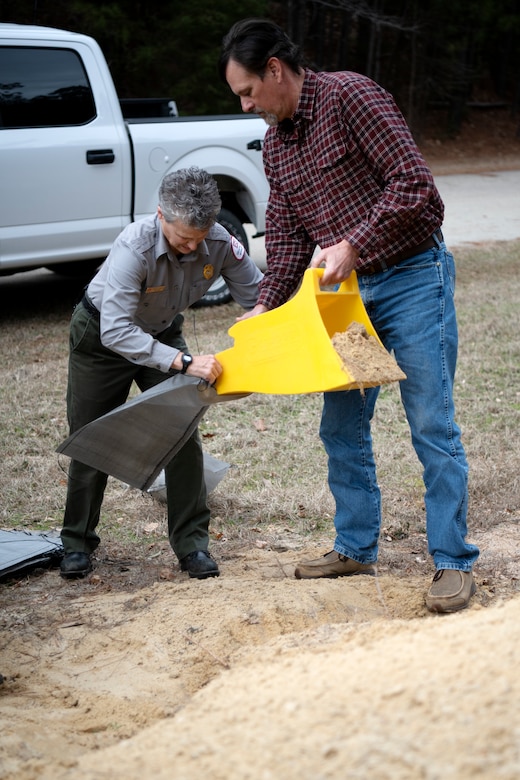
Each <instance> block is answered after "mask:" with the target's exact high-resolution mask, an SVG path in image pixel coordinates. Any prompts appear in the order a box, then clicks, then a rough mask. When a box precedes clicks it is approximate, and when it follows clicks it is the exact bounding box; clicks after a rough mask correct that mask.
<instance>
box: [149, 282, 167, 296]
mask: <svg viewBox="0 0 520 780" xmlns="http://www.w3.org/2000/svg"><path fill="white" fill-rule="evenodd" d="M165 290H166V285H165V284H163V285H162V286H161V287H147V288H146V290H145V293H146V294H148V293H157V292H164V291H165Z"/></svg>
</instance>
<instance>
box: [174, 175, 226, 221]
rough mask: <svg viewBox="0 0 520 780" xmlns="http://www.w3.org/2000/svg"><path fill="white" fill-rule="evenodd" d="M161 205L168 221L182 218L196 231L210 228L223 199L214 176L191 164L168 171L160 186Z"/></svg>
mask: <svg viewBox="0 0 520 780" xmlns="http://www.w3.org/2000/svg"><path fill="white" fill-rule="evenodd" d="M159 206H160V207H161V211H162V213H163V217H164V219H165V220H166V222H175V221H177V220H179V222H182V223H183V224H184V225H186V226H188V227H191V228H195V229H196V230H209V228H210V227H212V225H214V224H215V222H216V221H217V216H218V213H219V211H220V209H221V208H222V201H221V200H220V195H219V191H218V186H217V182H216V181H215V179H214V178H213V176H211V174H209V173H208V172H207V171H204V170H202V168H197V167H195V166H192V167H191V168H182V169H181V170H179V171H175V172H174V173H168V174H166V176H165V177H164V179H163V180H162V182H161V186H160V188H159Z"/></svg>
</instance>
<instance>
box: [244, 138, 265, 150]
mask: <svg viewBox="0 0 520 780" xmlns="http://www.w3.org/2000/svg"><path fill="white" fill-rule="evenodd" d="M247 148H248V149H254V150H255V152H261V151H262V142H261V141H260V139H259V138H256V139H255V140H254V141H249V143H248V145H247Z"/></svg>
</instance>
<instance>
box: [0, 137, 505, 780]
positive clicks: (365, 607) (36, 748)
mask: <svg viewBox="0 0 520 780" xmlns="http://www.w3.org/2000/svg"><path fill="white" fill-rule="evenodd" d="M498 125H500V122H499V123H497V126H496V127H495V130H496V132H497V133H498V136H497V135H496V134H495V135H494V136H493V137H492V138H491V140H489V133H488V141H487V143H486V141H485V139H483V138H481V137H480V136H479V135H478V133H475V132H474V133H469V135H463V136H462V137H461V138H459V139H456V140H455V141H452V142H442V143H441V142H439V143H437V142H435V141H431V142H428V139H425V140H424V151H425V155H426V157H427V158H428V160H429V162H430V163H431V165H432V168H433V169H434V172H438V173H442V174H446V173H448V172H449V171H450V170H451V171H453V172H456V173H461V172H470V171H482V170H503V169H507V168H515V169H518V168H519V167H520V147H519V145H518V143H517V142H516V141H515V142H514V143H511V141H510V136H508V135H507V133H506V134H505V135H504V136H503V137H502V136H500V133H499V132H498V131H499V129H500V128H499V127H498ZM501 139H502V140H501ZM518 522H519V512H518V508H517V509H516V511H514V512H512V514H511V517H510V518H509V521H508V522H501V524H500V525H499V526H498V527H497V531H496V533H494V534H493V535H491V537H490V534H489V533H484V532H479V531H477V532H476V533H474V534H472V535H471V541H474V542H475V543H476V544H479V546H480V547H481V558H480V559H479V562H478V566H477V567H476V569H475V577H476V582H477V586H478V590H477V594H476V596H475V598H474V599H473V601H472V604H471V606H470V608H469V609H467V610H466V611H464V612H462V613H458V614H454V615H449V616H434V615H430V614H429V613H428V612H427V611H426V609H425V607H424V601H423V600H424V594H425V591H426V589H427V588H428V585H429V583H430V581H431V577H432V574H433V570H432V568H431V564H430V563H429V561H428V558H427V553H426V550H425V540H424V538H419V537H416V538H413V537H411V538H407V539H402V540H395V539H394V540H392V539H386V538H384V537H383V538H382V540H381V559H380V563H379V567H378V571H377V575H376V576H375V577H372V576H358V577H353V578H340V579H337V580H323V581H312V580H311V581H298V580H296V579H295V578H294V576H293V572H294V566H295V564H296V563H297V562H298V561H299V560H301V559H303V558H307V557H316V556H318V555H321V554H323V553H325V552H327V551H328V549H330V546H331V540H332V529H329V530H327V531H322V532H320V533H317V534H316V535H315V536H314V537H313V544H312V547H309V541H308V539H304V538H298V537H297V536H296V535H295V534H290V533H288V532H287V531H286V529H284V527H283V524H280V526H279V527H277V528H276V527H271V528H269V529H262V533H258V534H257V535H256V538H250V537H248V539H247V540H243V541H242V543H239V541H236V540H235V542H233V543H228V542H227V541H226V539H225V538H222V537H221V536H220V535H215V538H213V539H212V549H213V552H214V554H215V557H216V558H217V559H218V561H219V564H220V568H221V576H220V577H219V578H218V579H211V580H208V581H194V580H190V579H189V578H188V576H187V575H186V574H185V573H181V572H180V571H179V568H178V565H177V564H176V562H175V559H174V557H173V555H172V554H171V552H170V551H169V548H168V545H167V543H166V542H165V541H164V540H163V541H162V542H161V541H157V539H156V537H155V536H154V537H153V541H152V540H151V542H150V544H149V546H148V547H146V545H144V546H143V545H140V546H139V549H138V550H137V551H134V552H133V553H132V554H131V555H129V551H128V547H124V548H121V549H118V548H117V546H115V545H114V544H112V545H111V546H104V545H102V546H101V547H100V548H99V551H98V555H97V558H96V560H95V569H94V572H93V573H92V574H91V575H90V576H89V577H88V578H87V579H85V580H82V581H78V582H66V581H63V580H62V579H61V578H60V577H59V575H58V572H57V570H56V569H52V570H49V571H36V572H34V573H33V574H32V575H31V576H29V577H25V578H23V579H21V580H19V581H16V582H14V583H13V582H11V583H9V584H8V585H5V584H4V585H0V603H1V605H2V617H1V621H0V659H1V660H0V672H1V675H2V682H1V683H0V778H3V779H4V780H8V779H9V780H14V779H15V778H16V780H36V778H39V779H40V778H41V780H50V778H53V780H60V779H61V778H74V780H76V778H80V779H81V780H91V779H92V780H98V779H101V778H112V779H113V778H123V777H124V778H127V779H130V780H133V779H135V780H138V779H139V780H147V779H148V778H174V780H184V778H186V779H187V778H190V780H193V778H197V779H198V778H201V777H205V776H209V777H212V778H215V779H216V780H220V779H221V780H246V779H247V778H251V779H252V780H269V779H272V780H279V779H280V778H289V779H291V778H299V780H321V779H322V778H323V779H324V778H334V779H335V780H336V779H337V780H340V779H341V780H343V779H344V778H362V779H363V780H366V778H368V777H373V778H376V779H379V778H381V779H384V778H392V779H393V778H397V779H398V780H406V779H407V778H410V779H412V778H413V780H417V778H424V779H425V780H436V779H437V778H441V777H442V778H448V779H449V778H453V780H464V779H465V778H479V780H497V778H500V779H501V780H513V778H518V777H519V776H520V719H519V709H518V702H519V701H520V675H519V674H518V668H519V665H520V657H519V653H520V651H519V647H520V590H519V584H518V583H519V572H520V545H519V544H518V540H519V537H518Z"/></svg>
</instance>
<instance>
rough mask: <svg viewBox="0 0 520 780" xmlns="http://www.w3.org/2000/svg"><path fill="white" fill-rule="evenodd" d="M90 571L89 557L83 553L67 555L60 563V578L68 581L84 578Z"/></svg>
mask: <svg viewBox="0 0 520 780" xmlns="http://www.w3.org/2000/svg"><path fill="white" fill-rule="evenodd" d="M91 571H92V563H91V562H90V555H88V554H87V553H84V552H71V553H68V555H65V557H64V558H63V560H62V562H61V563H60V574H61V576H62V577H66V578H67V579H69V580H71V579H74V578H77V577H86V576H87V574H89V572H91Z"/></svg>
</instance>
